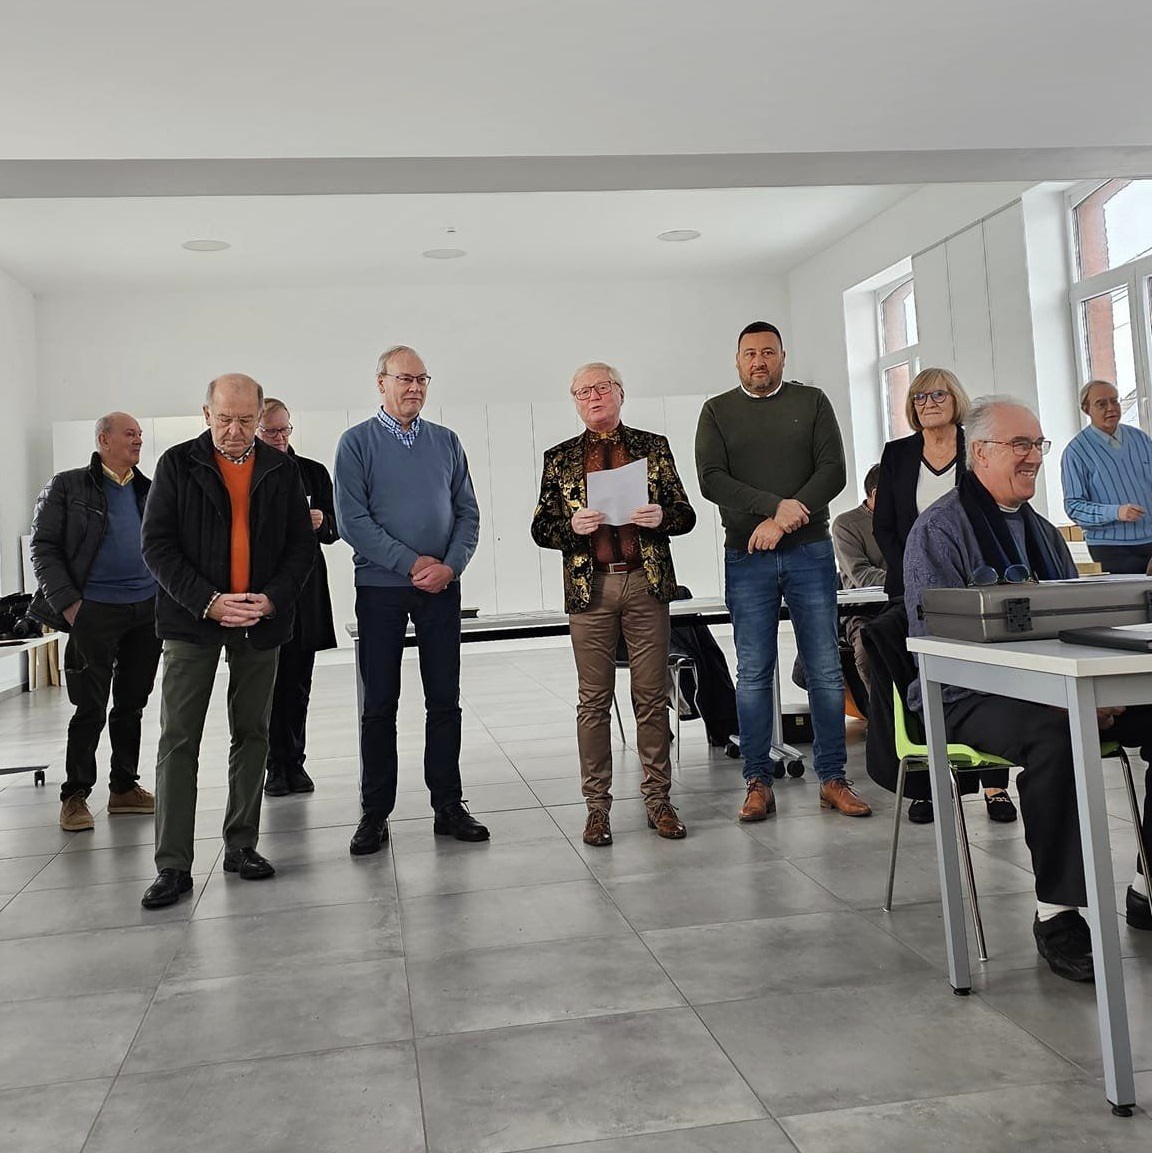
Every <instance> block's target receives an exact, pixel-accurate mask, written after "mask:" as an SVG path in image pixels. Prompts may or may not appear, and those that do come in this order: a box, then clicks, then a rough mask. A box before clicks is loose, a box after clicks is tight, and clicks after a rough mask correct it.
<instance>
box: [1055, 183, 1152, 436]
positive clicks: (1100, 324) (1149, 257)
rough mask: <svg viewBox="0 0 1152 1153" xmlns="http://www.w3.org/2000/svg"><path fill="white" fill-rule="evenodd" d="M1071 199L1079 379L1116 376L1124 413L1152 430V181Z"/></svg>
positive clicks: (1082, 191) (1098, 188)
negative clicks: (1151, 418)
mask: <svg viewBox="0 0 1152 1153" xmlns="http://www.w3.org/2000/svg"><path fill="white" fill-rule="evenodd" d="M1069 205H1070V208H1071V224H1072V240H1073V250H1074V261H1075V266H1076V267H1075V272H1076V275H1077V277H1078V279H1077V280H1076V283H1075V284H1073V286H1072V293H1071V303H1072V323H1073V326H1074V329H1075V332H1076V344H1077V356H1078V361H1079V370H1080V383H1081V384H1084V383H1086V382H1087V381H1089V380H1109V381H1112V382H1113V383H1114V384H1115V385H1116V388H1117V390H1118V391H1119V393H1120V404H1121V419H1122V420H1123V421H1125V422H1126V423H1128V424H1134V425H1139V426H1142V427H1144V428H1145V430H1149V414H1150V412H1152V410H1150V408H1149V403H1148V402H1149V382H1150V380H1152V371H1150V357H1149V346H1150V339H1149V323H1150V318H1152V314H1150V306H1149V295H1150V286H1152V180H1109V181H1107V182H1106V183H1104V184H1098V185H1086V186H1081V187H1080V188H1078V189H1076V190H1074V191H1073V193H1072V194H1070V197H1069Z"/></svg>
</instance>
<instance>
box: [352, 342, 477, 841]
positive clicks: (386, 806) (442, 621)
mask: <svg viewBox="0 0 1152 1153" xmlns="http://www.w3.org/2000/svg"><path fill="white" fill-rule="evenodd" d="M431 379H432V378H431V377H430V376H429V375H428V371H427V369H426V368H425V367H424V362H423V360H421V359H420V357H419V356H418V355H417V354H416V352H415V351H414V350H413V349H411V348H408V347H407V346H405V345H395V346H393V347H392V348H389V349H388V350H387V351H386V352H384V353H383V354H382V355H381V357H380V359H379V361H378V363H377V366H376V387H377V388H378V389H379V392H380V397H381V401H382V403H381V405H380V408H379V410H378V411H377V412H376V415H375V416H373V417H371V418H370V419H369V420H366V421H364V422H363V423H362V424H358V425H356V426H355V427H354V428H350V429H349V430H348V431H347V432H346V433H344V435H343V436H342V437H341V438H340V444H339V447H338V448H337V449H336V467H335V470H334V481H335V488H336V524H337V527H338V528H339V530H340V535H341V537H343V538H344V540H346V541H347V542H348V543H349V544H350V545H351V546H352V548H353V551H354V557H353V562H354V564H355V571H356V623H357V627H358V628H359V633H360V644H359V652H360V679H361V682H362V684H363V687H364V700H363V714H362V716H361V718H360V766H361V768H360V802H361V806H362V808H363V810H364V814H363V816H362V817H361V819H360V824H359V826H358V827H357V829H356V832H355V834H354V836H353V837H352V843H351V844H350V845H349V851H350V852H351V853H352V854H353V855H354V856H363V855H365V854H368V853H376V852H379V850H380V847H381V845H382V844H383V843H384V842H385V841H386V840H387V839H388V825H387V821H388V817H389V814H390V813H391V812H392V809H393V807H394V806H395V804H396V776H397V766H398V761H397V754H396V710H397V707H398V705H399V703H400V659H401V657H402V656H403V652H404V634H405V630H406V629H407V627H408V621H409V620H410V619H411V621H412V623H413V625H414V626H415V629H416V644H417V648H418V650H419V654H420V677H421V680H422V681H423V684H424V704H425V708H426V710H427V719H426V723H425V737H424V781H425V783H426V784H427V786H428V791H429V793H430V794H431V798H432V809H433V812H434V813H435V816H436V819H435V823H434V825H433V828H434V830H435V832H436V833H438V834H440V835H443V836H450V837H455V838H456V839H457V840H460V841H486V840H487V839H488V830H487V829H486V828H485V827H484V826H483V825H481V824H480V823H479V822H478V821H477V820H476V819H475V818H474V817H473V816H472V815H471V814H470V813H469V812H468V810H467V809H466V808H465V807H464V802H463V794H462V790H461V785H460V574H461V573H462V572H463V571H464V568H465V566H466V565H467V564H468V562H469V561H470V560H471V559H472V554H473V553H474V552H475V551H476V542H477V539H478V538H479V535H480V510H479V508H478V507H477V505H476V494H475V493H474V492H473V490H472V479H471V477H470V476H469V475H468V461H467V459H466V457H465V456H464V449H463V447H462V446H461V444H460V441H459V438H458V437H457V436H456V434H455V433H454V432H452V430H451V429H448V428H444V427H443V425H439V424H433V423H432V422H431V421H429V420H423V419H422V418H421V416H420V410H421V409H422V408H423V407H424V401H425V399H426V398H427V395H428V385H429V383H430V381H431Z"/></svg>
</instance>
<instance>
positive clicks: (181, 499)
mask: <svg viewBox="0 0 1152 1153" xmlns="http://www.w3.org/2000/svg"><path fill="white" fill-rule="evenodd" d="M206 400H207V403H206V404H205V405H204V419H205V422H206V423H207V425H208V429H207V431H206V432H204V433H202V434H201V435H200V436H198V437H196V439H195V440H189V441H186V442H185V443H183V444H178V445H175V446H174V447H173V448H170V449H169V450H168V451H167V452H166V453H165V454H164V455H163V456H162V457H161V458H160V460H159V461H158V462H157V465H156V478H155V480H154V481H153V484H152V491H151V493H150V494H149V497H148V505H147V507H146V508H145V510H144V533H143V535H144V559H145V561H147V563H148V567H149V568H150V569H151V570H152V573H153V574H154V575H155V577H156V580H157V582H158V583H159V585H160V591H159V593H158V594H157V598H156V631H157V632H158V633H159V635H160V636H161V637H162V638H163V640H164V677H163V681H162V684H161V703H160V747H159V749H158V751H157V754H156V868H157V870H158V875H157V877H156V880H155V881H154V882H153V883H152V885H151V886H149V888H148V891H147V892H146V893H145V894H144V897H143V900H142V901H141V904H143V906H144V907H145V908H146V909H159V908H162V907H163V906H165V905H171V904H174V903H175V902H176V901H177V900H179V898H180V896H181V895H182V894H184V893H187V892H188V891H189V890H190V889H191V888H192V851H193V842H194V839H195V835H196V777H197V774H198V771H199V762H200V738H201V736H202V734H203V731H204V718H205V715H206V714H207V712H208V704H209V702H210V700H211V698H212V687H213V684H214V682H215V680H216V670H217V668H218V667H219V664H220V654H221V652H223V653H224V654H225V659H226V660H227V662H228V727H229V730H230V732H231V736H232V746H231V749H230V750H229V753H228V807H227V810H226V811H225V814H224V871H225V872H226V873H237V874H238V875H239V876H240V877H241V878H242V879H243V880H246V881H258V880H263V879H264V878H267V877H271V876H272V875H273V874H274V873H275V871H276V870H275V869H274V868H273V867H272V865H271V863H270V862H269V861H267V860H265V858H264V857H262V856H261V855H260V854H259V853H258V852H257V851H256V842H257V840H258V839H259V836H260V801H261V798H262V796H263V792H262V786H263V784H264V762H265V760H266V758H267V756H268V714H269V712H270V711H271V708H272V686H273V684H274V682H275V680H276V656H277V652H278V651H279V648H280V646H281V645H282V644H283V643H284V642H285V641H286V640H288V638H289V637H291V635H292V624H293V606H294V605H295V603H296V600H297V598H298V597H299V596H300V590H301V589H302V588H303V587H304V582H305V581H306V580H307V579H308V574H309V573H310V572H311V571H312V565H313V563H314V561H315V559H316V542H315V539H314V537H313V533H312V522H311V520H310V519H309V517H308V505H307V502H306V501H305V499H304V486H303V484H302V483H301V481H300V473H299V471H298V470H297V469H296V468H295V467H294V466H293V464H292V462H291V461H290V460H289V459H288V457H286V456H285V455H284V454H283V453H280V452H277V451H276V450H275V449H272V448H269V447H268V446H267V445H266V444H263V443H262V442H261V441H259V440H257V439H256V426H257V424H258V423H259V421H260V415H261V413H262V411H263V408H264V390H263V389H262V388H261V387H260V385H259V384H257V383H256V381H254V380H253V379H252V378H251V377H250V376H243V375H241V374H239V373H230V374H228V375H227V376H221V377H217V379H216V380H214V381H213V382H212V383H211V384H210V385H209V386H208V395H207V398H206Z"/></svg>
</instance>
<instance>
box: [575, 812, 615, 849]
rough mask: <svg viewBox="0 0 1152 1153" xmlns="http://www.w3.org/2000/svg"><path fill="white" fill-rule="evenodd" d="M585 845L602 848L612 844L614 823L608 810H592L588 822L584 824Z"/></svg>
mask: <svg viewBox="0 0 1152 1153" xmlns="http://www.w3.org/2000/svg"><path fill="white" fill-rule="evenodd" d="M582 840H583V841H584V844H586V845H594V846H595V847H596V848H600V847H601V846H602V845H610V844H612V822H611V821H609V819H608V810H607V809H590V810H589V812H588V820H586V821H585V822H584V836H583V838H582Z"/></svg>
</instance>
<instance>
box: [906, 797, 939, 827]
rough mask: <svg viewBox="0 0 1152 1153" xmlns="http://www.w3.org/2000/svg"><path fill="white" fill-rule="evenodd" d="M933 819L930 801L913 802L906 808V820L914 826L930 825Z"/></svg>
mask: <svg viewBox="0 0 1152 1153" xmlns="http://www.w3.org/2000/svg"><path fill="white" fill-rule="evenodd" d="M935 819H936V812H935V810H934V809H933V808H932V802H931V801H913V802H912V803H911V804H910V805H909V806H908V820H910V821H911V822H912V824H914V825H930V824H932V822H933V821H934V820H935Z"/></svg>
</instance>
